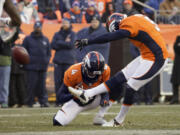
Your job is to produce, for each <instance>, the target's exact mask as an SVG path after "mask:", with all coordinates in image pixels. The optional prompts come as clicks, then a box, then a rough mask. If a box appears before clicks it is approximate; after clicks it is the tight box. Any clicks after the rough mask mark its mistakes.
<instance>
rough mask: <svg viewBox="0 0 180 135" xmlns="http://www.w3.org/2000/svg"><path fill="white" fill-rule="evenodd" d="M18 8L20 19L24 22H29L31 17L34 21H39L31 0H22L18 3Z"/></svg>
mask: <svg viewBox="0 0 180 135" xmlns="http://www.w3.org/2000/svg"><path fill="white" fill-rule="evenodd" d="M18 9H19V11H20V16H21V20H22V22H24V23H27V24H29V23H31V21H33V18H34V20H35V21H39V20H40V19H39V16H38V12H37V9H36V7H35V5H34V4H33V3H32V2H31V0H23V1H22V2H20V3H19V4H18Z"/></svg>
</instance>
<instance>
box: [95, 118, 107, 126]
mask: <svg viewBox="0 0 180 135" xmlns="http://www.w3.org/2000/svg"><path fill="white" fill-rule="evenodd" d="M105 123H107V121H106V120H105V119H103V117H100V116H96V117H95V118H94V121H93V124H94V125H103V124H105Z"/></svg>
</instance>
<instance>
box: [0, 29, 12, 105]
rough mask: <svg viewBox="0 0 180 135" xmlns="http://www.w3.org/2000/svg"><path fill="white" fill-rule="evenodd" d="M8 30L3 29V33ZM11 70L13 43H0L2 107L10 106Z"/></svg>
mask: <svg viewBox="0 0 180 135" xmlns="http://www.w3.org/2000/svg"><path fill="white" fill-rule="evenodd" d="M3 34H6V31H4V30H3V29H1V35H3ZM10 71H11V44H1V45H0V107H1V108H7V107H8V95H9V80H10Z"/></svg>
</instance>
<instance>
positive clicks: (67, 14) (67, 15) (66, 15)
mask: <svg viewBox="0 0 180 135" xmlns="http://www.w3.org/2000/svg"><path fill="white" fill-rule="evenodd" d="M63 17H64V18H68V19H70V18H71V16H70V14H69V12H65V13H64V14H63Z"/></svg>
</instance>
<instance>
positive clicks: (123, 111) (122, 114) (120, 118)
mask: <svg viewBox="0 0 180 135" xmlns="http://www.w3.org/2000/svg"><path fill="white" fill-rule="evenodd" d="M129 108H130V106H127V105H124V104H123V105H122V107H121V110H120V112H119V113H118V115H117V116H116V117H115V119H116V121H117V122H118V123H120V124H122V123H123V122H124V119H125V117H126V115H127V113H128V110H129Z"/></svg>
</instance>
